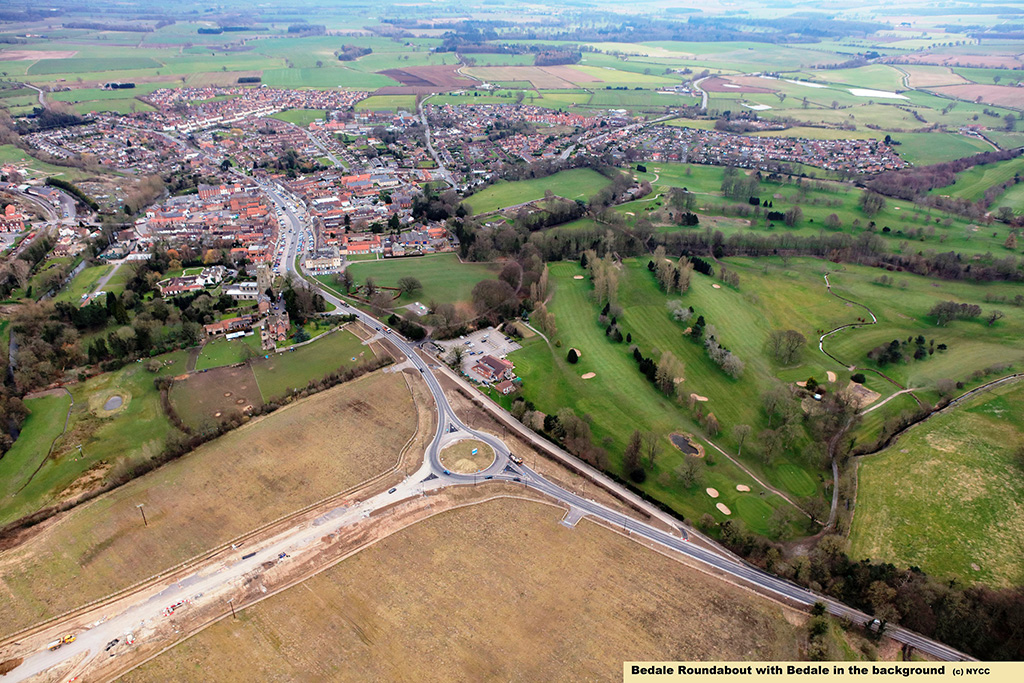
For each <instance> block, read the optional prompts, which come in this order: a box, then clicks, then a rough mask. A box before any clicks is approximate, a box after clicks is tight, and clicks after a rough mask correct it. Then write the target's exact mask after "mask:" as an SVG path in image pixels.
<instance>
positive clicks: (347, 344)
mask: <svg viewBox="0 0 1024 683" xmlns="http://www.w3.org/2000/svg"><path fill="white" fill-rule="evenodd" d="M372 357H373V353H372V352H371V351H370V350H369V347H366V346H363V344H362V342H361V341H360V340H359V338H358V337H356V336H355V335H354V334H352V333H351V332H349V331H348V330H342V331H340V332H335V333H333V334H328V335H325V336H323V337H320V338H319V339H317V340H316V341H314V342H312V343H311V344H306V345H305V346H302V347H299V348H296V349H295V350H293V351H285V352H282V353H277V354H271V356H270V358H269V359H263V358H259V359H257V360H255V361H253V364H252V369H253V373H254V374H255V375H256V380H257V382H258V383H259V387H260V393H261V394H262V395H263V400H265V401H267V400H270V399H272V398H280V397H282V396H284V395H286V394H288V393H289V391H291V390H293V389H302V388H303V387H305V386H306V385H307V384H308V383H309V382H310V381H313V380H319V379H322V378H323V377H324V376H325V375H327V374H328V373H330V372H334V371H336V370H340V369H342V368H351V367H353V366H355V365H358V364H360V363H363V362H365V361H366V360H369V359H370V358H372ZM353 358H355V359H356V360H352V359H353Z"/></svg>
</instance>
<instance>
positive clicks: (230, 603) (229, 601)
mask: <svg viewBox="0 0 1024 683" xmlns="http://www.w3.org/2000/svg"><path fill="white" fill-rule="evenodd" d="M234 601H235V599H234V598H229V599H228V607H230V608H231V618H232V619H237V618H238V615H236V614H235V606H234V605H233V604H232V603H233V602H234Z"/></svg>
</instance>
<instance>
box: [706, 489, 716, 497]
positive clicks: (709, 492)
mask: <svg viewBox="0 0 1024 683" xmlns="http://www.w3.org/2000/svg"><path fill="white" fill-rule="evenodd" d="M705 490H706V491H707V492H708V495H709V496H711V497H712V498H718V491H717V490H715V489H713V488H710V487H708V488H707V489H705Z"/></svg>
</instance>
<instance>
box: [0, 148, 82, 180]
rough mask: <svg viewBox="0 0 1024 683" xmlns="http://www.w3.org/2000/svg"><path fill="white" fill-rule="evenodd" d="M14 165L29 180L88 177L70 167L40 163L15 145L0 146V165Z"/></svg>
mask: <svg viewBox="0 0 1024 683" xmlns="http://www.w3.org/2000/svg"><path fill="white" fill-rule="evenodd" d="M6 164H12V165H14V166H16V167H18V168H19V169H23V173H24V174H25V175H26V176H28V177H29V178H46V177H47V176H57V177H58V178H60V179H62V180H68V181H74V180H79V179H81V178H84V177H86V176H87V175H88V174H86V173H85V172H83V171H80V170H78V169H77V168H71V167H68V166H55V165H53V164H47V163H45V162H42V161H39V159H36V158H35V157H34V156H32V155H31V154H29V153H28V152H26V151H25V150H23V149H21V148H20V147H15V146H14V145H0V165H6Z"/></svg>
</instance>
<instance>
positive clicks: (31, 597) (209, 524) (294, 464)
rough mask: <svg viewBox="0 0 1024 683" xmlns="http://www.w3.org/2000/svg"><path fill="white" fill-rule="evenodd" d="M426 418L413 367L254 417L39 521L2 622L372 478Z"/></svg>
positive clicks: (94, 593) (58, 604)
mask: <svg viewBox="0 0 1024 683" xmlns="http://www.w3.org/2000/svg"><path fill="white" fill-rule="evenodd" d="M416 426H417V411H416V408H415V406H414V405H413V401H412V395H411V394H410V391H409V388H408V386H407V384H406V382H405V379H404V376H403V375H402V374H399V373H383V372H376V373H373V374H371V375H367V376H365V377H362V378H360V379H357V380H355V381H353V382H350V383H347V384H343V385H341V386H338V387H335V388H333V389H330V390H328V391H325V392H323V393H320V394H317V395H315V396H312V397H310V398H308V399H305V400H303V401H299V402H297V403H294V404H291V405H289V406H287V407H285V408H282V409H280V410H278V411H276V412H274V413H272V414H271V415H268V416H266V417H263V418H261V419H257V420H253V421H252V422H251V423H249V424H247V425H245V426H243V427H241V428H240V429H237V430H235V431H233V432H230V433H228V434H227V435H225V436H223V437H221V438H220V439H217V440H216V441H213V442H210V443H208V444H206V445H204V446H202V447H200V448H199V449H197V450H196V451H194V452H193V453H191V454H189V455H187V456H185V457H183V458H180V459H178V460H175V461H173V462H171V463H169V464H168V465H165V466H164V467H162V468H160V469H158V470H155V471H154V472H151V473H149V474H147V475H146V476H144V477H141V478H139V479H136V480H134V481H132V482H130V483H128V484H126V485H124V486H122V487H121V488H119V489H116V490H114V491H112V492H110V493H109V494H106V495H104V496H101V497H99V498H97V499H95V500H93V501H91V502H89V503H86V504H84V505H82V506H81V507H78V508H76V509H74V510H73V511H71V512H69V513H67V514H65V515H62V516H60V517H58V518H55V520H53V521H51V522H47V523H44V524H42V525H40V526H39V527H35V528H34V529H32V530H31V531H30V534H29V535H30V536H31V540H30V541H29V542H24V543H23V544H22V545H19V546H17V547H14V548H12V549H10V550H6V551H4V552H3V553H0V595H3V600H0V625H2V631H3V632H4V633H11V632H14V631H16V630H18V629H20V628H22V627H25V626H28V625H30V624H32V623H35V622H37V621H39V620H41V619H45V618H47V617H50V616H53V615H56V614H60V613H62V612H64V611H66V610H68V609H70V608H72V607H75V606H77V605H80V604H82V603H85V602H87V601H90V600H93V599H96V598H100V597H102V596H104V595H107V594H109V593H110V592H112V591H115V590H119V589H121V588H124V587H127V586H129V585H131V584H133V583H135V582H136V581H140V580H142V579H145V578H147V577H149V576H151V575H152V574H154V573H156V572H159V571H162V570H164V569H167V568H169V567H172V566H174V565H176V564H177V563H179V562H182V561H183V560H186V559H188V558H190V557H193V556H195V555H197V554H200V553H203V552H205V551H207V550H209V549H211V548H215V547H217V546H219V545H221V544H223V543H227V542H229V541H231V539H234V538H236V537H237V536H239V535H240V534H243V533H245V532H248V531H250V530H252V529H254V528H256V527H259V526H260V525H262V524H265V523H268V522H270V521H272V520H275V519H277V518H279V517H281V516H282V515H285V514H287V513H290V512H293V511H295V510H298V509H301V508H302V507H305V506H306V505H309V504H311V503H313V502H316V501H318V500H320V499H322V498H324V497H326V496H329V495H332V494H334V493H338V492H341V491H345V490H348V489H350V488H352V487H353V486H356V485H357V484H360V483H361V482H364V481H366V480H367V479H370V478H373V477H375V476H377V475H379V474H381V473H383V472H385V471H387V470H389V469H390V468H393V467H395V466H396V465H397V463H398V460H399V455H400V453H401V451H402V449H403V448H404V447H405V445H406V443H407V442H408V440H409V438H410V437H411V436H412V435H413V433H414V431H415V430H416ZM139 503H142V504H144V505H145V512H146V518H147V520H148V523H149V526H148V527H144V526H143V524H142V520H141V516H140V513H139V511H138V510H137V509H136V505H138V504H139Z"/></svg>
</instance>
